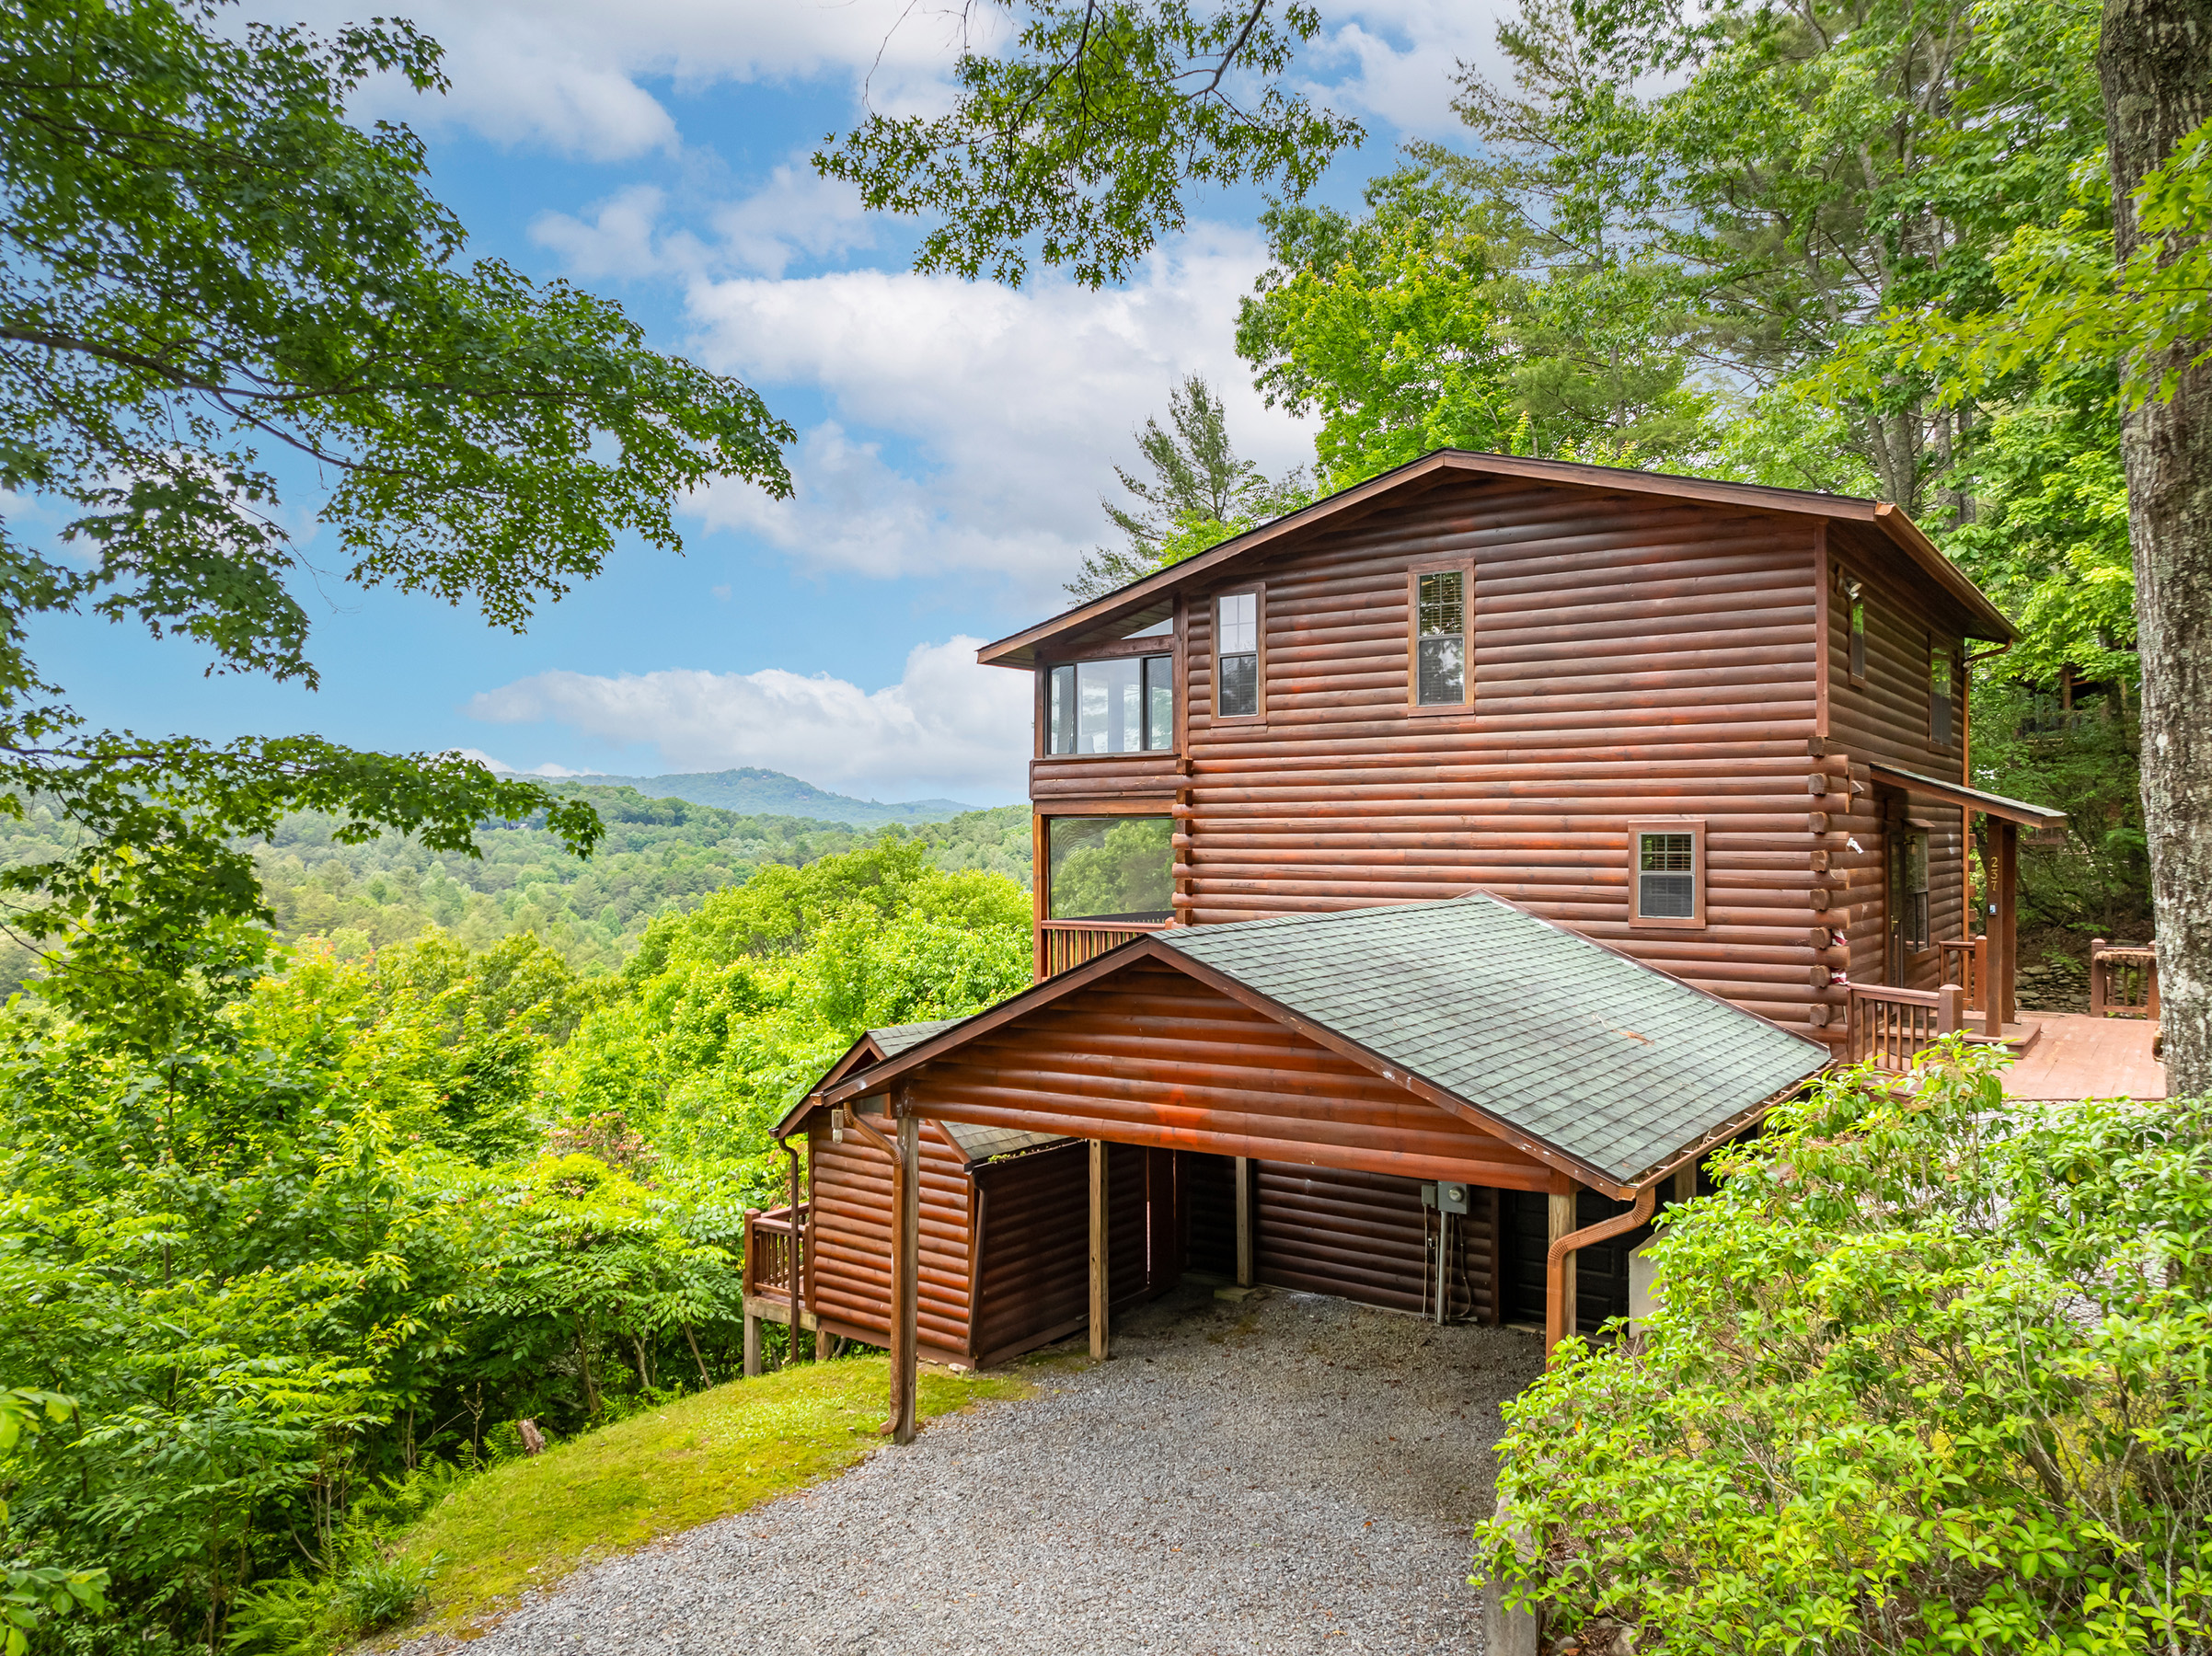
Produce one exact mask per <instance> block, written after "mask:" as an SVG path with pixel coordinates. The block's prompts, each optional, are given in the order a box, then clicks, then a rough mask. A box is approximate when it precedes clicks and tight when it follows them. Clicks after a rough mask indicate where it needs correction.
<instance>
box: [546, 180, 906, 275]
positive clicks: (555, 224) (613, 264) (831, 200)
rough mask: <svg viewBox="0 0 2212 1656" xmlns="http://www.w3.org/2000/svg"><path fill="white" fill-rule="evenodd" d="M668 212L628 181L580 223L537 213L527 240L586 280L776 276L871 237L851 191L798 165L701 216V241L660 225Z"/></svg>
mask: <svg viewBox="0 0 2212 1656" xmlns="http://www.w3.org/2000/svg"><path fill="white" fill-rule="evenodd" d="M668 206H669V201H668V195H667V192H666V191H665V190H661V189H660V188H658V187H657V186H654V185H651V184H633V185H631V186H630V187H629V188H628V189H626V190H618V191H617V192H616V193H615V194H614V195H611V196H609V197H607V198H606V199H605V201H600V202H598V203H597V204H596V205H595V206H594V207H593V209H591V210H590V216H589V217H588V218H578V217H576V216H574V215H572V214H570V213H551V212H547V213H539V214H538V215H537V217H536V219H534V220H532V221H531V224H530V239H531V240H532V241H534V242H536V244H537V245H538V246H539V247H546V248H549V249H550V250H551V251H553V252H554V253H557V254H559V257H560V260H561V263H562V264H563V266H565V267H566V269H567V270H568V273H569V274H570V275H571V276H574V277H577V278H579V279H580V280H582V281H585V282H604V281H606V280H609V279H614V280H618V281H630V280H635V279H637V278H639V277H645V276H677V277H683V278H687V279H704V278H707V277H710V276H719V275H727V274H729V273H730V272H732V271H735V270H743V271H750V272H755V273H757V274H760V275H766V276H781V275H782V274H783V273H784V270H786V269H787V268H788V267H789V265H790V263H791V261H792V259H795V258H797V257H798V256H799V255H801V254H802V253H806V254H812V255H814V256H815V257H817V258H819V257H821V256H823V255H824V254H829V253H843V252H847V251H849V250H850V249H852V248H855V247H867V246H868V245H869V244H870V242H872V241H873V240H874V239H875V230H874V226H873V225H872V224H870V221H869V217H868V214H867V213H866V211H865V210H864V209H863V208H862V207H861V205H860V193H859V191H858V190H855V189H854V188H853V187H852V186H851V185H849V184H844V183H839V182H837V181H835V180H834V179H825V178H817V177H816V176H815V175H814V174H813V172H812V170H810V169H809V168H807V167H805V165H804V163H803V161H802V160H795V161H793V162H790V163H787V164H786V165H784V166H781V167H777V168H775V169H774V170H773V171H772V172H771V173H770V174H769V175H768V181H767V182H766V184H765V185H763V186H762V187H761V188H760V189H759V190H755V192H754V193H753V194H752V195H749V196H746V197H744V198H743V199H742V200H739V201H727V202H723V203H721V204H720V205H719V206H716V207H713V208H711V209H709V211H708V213H707V214H706V217H707V220H708V223H709V225H710V226H711V230H710V233H709V236H704V237H702V236H697V235H695V234H694V233H693V232H692V231H690V230H688V229H685V228H682V227H678V228H675V229H665V228H663V226H662V219H663V217H664V216H665V214H666V212H667V209H668Z"/></svg>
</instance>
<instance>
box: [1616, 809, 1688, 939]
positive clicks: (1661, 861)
mask: <svg viewBox="0 0 2212 1656" xmlns="http://www.w3.org/2000/svg"><path fill="white" fill-rule="evenodd" d="M1629 924H1630V925H1631V926H1703V925H1704V924H1705V824H1704V822H1702V821H1699V820H1697V819H1694V818H1688V817H1657V818H1653V819H1650V820H1647V821H1644V822H1630V824H1629Z"/></svg>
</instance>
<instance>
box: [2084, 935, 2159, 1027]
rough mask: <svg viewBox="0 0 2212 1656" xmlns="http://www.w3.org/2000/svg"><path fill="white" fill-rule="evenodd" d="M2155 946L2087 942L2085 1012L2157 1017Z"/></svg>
mask: <svg viewBox="0 0 2212 1656" xmlns="http://www.w3.org/2000/svg"><path fill="white" fill-rule="evenodd" d="M2158 950H2159V946H2158V945H2157V944H2155V943H2146V944H2144V945H2142V946H2141V947H2140V948H2137V947H2133V946H2131V945H2129V944H2126V943H2107V942H2106V941H2105V940H2104V939H2103V937H2097V938H2094V939H2092V940H2091V943H2090V946H2089V1015H2090V1016H2091V1018H2149V1020H2150V1021H2151V1022H2152V1023H2156V1022H2158V1020H2159V952H2158Z"/></svg>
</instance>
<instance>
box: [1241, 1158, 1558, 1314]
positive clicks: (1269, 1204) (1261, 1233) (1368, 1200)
mask: <svg viewBox="0 0 2212 1656" xmlns="http://www.w3.org/2000/svg"><path fill="white" fill-rule="evenodd" d="M1256 1185H1257V1197H1258V1200H1257V1202H1256V1203H1255V1212H1256V1220H1257V1231H1256V1235H1255V1236H1254V1237H1253V1243H1254V1248H1255V1251H1256V1253H1257V1256H1258V1257H1257V1259H1256V1261H1255V1263H1256V1265H1257V1268H1258V1271H1259V1277H1260V1280H1261V1281H1262V1282H1267V1283H1271V1284H1273V1285H1274V1286H1276V1287H1282V1288H1299V1289H1304V1290H1306V1291H1307V1292H1308V1293H1312V1294H1336V1295H1338V1296H1339V1297H1341V1298H1343V1299H1351V1300H1358V1301H1360V1302H1361V1303H1362V1304H1364V1305H1386V1306H1388V1307H1389V1308H1390V1309H1392V1310H1396V1311H1415V1312H1418V1311H1421V1310H1423V1308H1424V1307H1426V1306H1429V1305H1431V1304H1432V1299H1431V1294H1432V1290H1431V1289H1430V1287H1429V1283H1428V1272H1429V1271H1431V1270H1432V1269H1433V1267H1432V1266H1431V1265H1430V1263H1429V1254H1428V1243H1427V1236H1426V1232H1425V1230H1424V1228H1423V1208H1422V1203H1421V1181H1419V1180H1417V1179H1397V1178H1392V1177H1391V1176H1389V1175H1388V1174H1379V1173H1351V1172H1343V1171H1340V1170H1337V1169H1334V1168H1328V1167H1292V1166H1288V1165H1286V1164H1284V1163H1280V1162H1262V1163H1261V1164H1260V1165H1259V1167H1258V1169H1257V1177H1256ZM1496 1195H1497V1193H1496V1192H1495V1191H1492V1190H1478V1191H1477V1192H1476V1196H1477V1197H1478V1198H1479V1200H1478V1202H1477V1203H1476V1205H1477V1207H1478V1208H1479V1210H1480V1211H1479V1212H1478V1213H1473V1214H1469V1215H1467V1216H1465V1217H1457V1218H1455V1219H1454V1221H1453V1224H1454V1225H1455V1226H1456V1227H1457V1230H1456V1232H1455V1235H1454V1236H1453V1245H1454V1246H1453V1249H1452V1252H1453V1256H1454V1257H1453V1259H1452V1260H1451V1262H1450V1266H1449V1270H1448V1271H1447V1280H1448V1282H1449V1287H1450V1299H1449V1302H1448V1305H1449V1309H1450V1314H1451V1315H1452V1316H1453V1317H1473V1318H1474V1319H1475V1320H1477V1321H1480V1322H1492V1321H1495V1320H1496V1310H1495V1307H1496V1305H1497V1201H1496ZM1536 1200H1538V1201H1539V1202H1540V1201H1542V1200H1543V1198H1541V1197H1538V1198H1536ZM1428 1223H1429V1225H1434V1223H1435V1222H1434V1220H1433V1219H1431V1220H1430V1221H1429V1222H1428Z"/></svg>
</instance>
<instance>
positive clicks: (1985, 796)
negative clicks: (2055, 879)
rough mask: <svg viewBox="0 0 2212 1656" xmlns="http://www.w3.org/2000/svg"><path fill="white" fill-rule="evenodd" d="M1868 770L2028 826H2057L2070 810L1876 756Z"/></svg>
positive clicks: (1945, 800) (1880, 777)
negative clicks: (1928, 773) (1900, 765)
mask: <svg viewBox="0 0 2212 1656" xmlns="http://www.w3.org/2000/svg"><path fill="white" fill-rule="evenodd" d="M1867 772H1868V774H1869V775H1870V776H1872V777H1873V779H1874V780H1875V781H1877V782H1884V783H1887V784H1888V785H1889V786H1890V787H1892V788H1903V789H1904V790H1905V791H1906V792H1907V793H1913V794H1919V795H1921V796H1923V797H1924V798H1927V799H1941V800H1942V801H1943V803H1945V804H1946V805H1959V806H1963V807H1964V808H1965V809H1966V810H1968V811H1980V812H1982V813H1983V814H1984V815H1986V816H1993V817H1996V818H1997V819H1998V820H1999V822H2018V823H2020V824H2021V825H2022V827H2026V828H2056V827H2059V826H2061V825H2062V824H2063V823H2064V822H2066V812H2065V811H2053V810H2052V809H2051V808H2050V807H2049V806H2047V805H2030V804H2028V803H2027V802H2026V801H2024V800H2022V799H2006V798H2005V797H2004V795H2002V794H1993V793H1984V792H1983V791H1982V790H1981V789H1980V788H1968V787H1967V786H1966V785H1965V784H1964V783H1963V782H1946V781H1943V780H1942V779H1941V777H1938V776H1922V775H1920V773H1919V772H1918V771H1908V770H1901V769H1899V768H1898V767H1897V766H1896V765H1884V764H1883V763H1882V762H1881V761H1880V760H1875V761H1874V762H1873V763H1872V764H1870V765H1868V766H1867Z"/></svg>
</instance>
